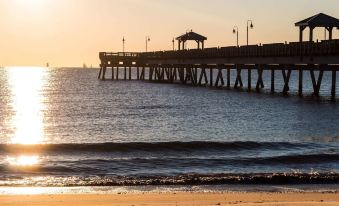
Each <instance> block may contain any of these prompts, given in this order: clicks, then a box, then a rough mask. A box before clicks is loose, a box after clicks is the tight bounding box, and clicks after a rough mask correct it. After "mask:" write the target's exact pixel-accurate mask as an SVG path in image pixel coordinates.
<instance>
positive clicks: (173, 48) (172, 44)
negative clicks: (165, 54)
mask: <svg viewBox="0 0 339 206" xmlns="http://www.w3.org/2000/svg"><path fill="white" fill-rule="evenodd" d="M174 42H175V41H174V38H173V40H172V45H173V51H174Z"/></svg>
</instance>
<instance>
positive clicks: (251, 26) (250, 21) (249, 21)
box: [247, 20, 254, 46]
mask: <svg viewBox="0 0 339 206" xmlns="http://www.w3.org/2000/svg"><path fill="white" fill-rule="evenodd" d="M249 23H251V24H250V25H249V26H250V28H251V29H253V27H254V26H253V22H252V20H247V46H248V24H249Z"/></svg>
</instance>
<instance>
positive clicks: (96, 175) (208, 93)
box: [0, 68, 339, 186]
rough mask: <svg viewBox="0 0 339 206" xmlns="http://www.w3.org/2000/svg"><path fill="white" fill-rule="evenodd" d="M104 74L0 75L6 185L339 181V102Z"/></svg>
mask: <svg viewBox="0 0 339 206" xmlns="http://www.w3.org/2000/svg"><path fill="white" fill-rule="evenodd" d="M97 74H98V70H94V69H93V70H92V69H46V68H6V69H0V82H1V84H0V97H1V99H0V157H1V158H0V186H14V185H15V186H86V185H88V186H99V185H104V186H112V185H113V186H114V185H148V184H149V185H159V184H160V185H162V184H164V185H168V184H175V185H177V184H197V185H199V184H226V183H227V184H229V183H231V184H236V183H243V184H260V183H263V184H267V183H276V184H279V183H287V184H300V183H318V184H319V183H334V184H336V183H338V182H339V177H338V176H339V175H338V173H339V126H338V125H339V107H338V104H337V103H333V102H330V101H326V100H323V101H311V100H309V98H304V99H300V98H297V97H295V96H292V97H289V98H283V97H281V96H279V95H275V96H271V95H267V94H257V93H247V92H236V91H229V90H216V89H211V88H195V87H190V86H182V85H175V84H173V85H171V84H152V83H147V82H137V81H132V82H130V81H127V82H125V81H118V82H116V81H115V82H112V81H99V80H97ZM279 76H281V75H279ZM244 78H246V74H244ZM254 78H255V75H254V76H253V79H254ZM265 79H266V82H269V75H268V74H266V75H265ZM232 80H233V79H232ZM306 81H308V82H307V84H306V88H305V91H306V93H307V92H308V93H310V91H311V84H310V81H309V80H307V78H306ZM253 82H254V80H253ZM329 85H330V78H329V76H326V75H325V79H324V82H323V89H322V92H321V94H322V95H325V96H326V95H328V91H330V90H329V88H330V86H329ZM276 87H277V89H279V88H282V80H281V79H279V78H278V74H277V85H276ZM296 87H297V83H296V78H292V82H291V90H292V93H293V91H296V90H297V89H296ZM274 174H275V175H274ZM272 175H273V177H272Z"/></svg>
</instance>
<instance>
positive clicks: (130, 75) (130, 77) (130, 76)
mask: <svg viewBox="0 0 339 206" xmlns="http://www.w3.org/2000/svg"><path fill="white" fill-rule="evenodd" d="M128 79H129V80H132V68H131V67H129V68H128Z"/></svg>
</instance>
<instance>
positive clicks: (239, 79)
mask: <svg viewBox="0 0 339 206" xmlns="http://www.w3.org/2000/svg"><path fill="white" fill-rule="evenodd" d="M236 68H237V78H236V80H235V84H234V88H235V89H238V88H239V87H240V88H242V87H243V86H244V84H243V83H242V79H241V69H242V68H241V66H240V65H237V66H236Z"/></svg>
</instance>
